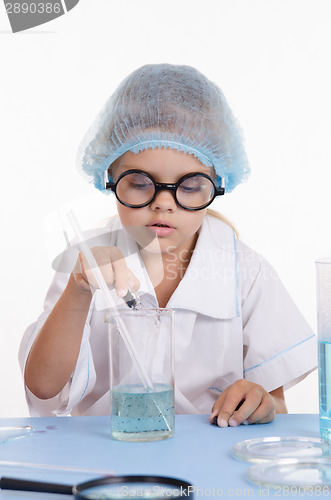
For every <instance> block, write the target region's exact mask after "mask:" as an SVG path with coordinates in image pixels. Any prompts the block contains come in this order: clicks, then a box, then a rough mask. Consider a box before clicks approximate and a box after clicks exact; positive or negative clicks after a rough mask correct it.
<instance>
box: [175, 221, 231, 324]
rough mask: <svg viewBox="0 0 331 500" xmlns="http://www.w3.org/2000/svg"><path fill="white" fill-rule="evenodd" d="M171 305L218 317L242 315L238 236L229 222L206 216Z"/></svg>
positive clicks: (225, 317)
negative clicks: (239, 294) (239, 287)
mask: <svg viewBox="0 0 331 500" xmlns="http://www.w3.org/2000/svg"><path fill="white" fill-rule="evenodd" d="M168 307H173V308H174V309H177V308H178V309H187V310H190V311H196V312H198V313H200V314H204V315H207V316H211V317H212V318H219V319H230V318H234V317H236V316H239V307H238V294H237V262H236V248H235V237H234V232H233V230H232V229H231V228H230V227H229V226H228V225H227V224H225V223H224V222H222V221H220V220H219V219H217V218H215V217H211V216H207V217H206V218H205V219H204V222H203V224H202V226H201V229H200V234H199V237H198V240H197V243H196V247H195V250H194V252H193V255H192V259H191V262H190V264H189V266H188V268H187V270H186V273H185V275H184V277H183V279H182V280H181V282H180V284H179V285H178V287H177V289H176V290H175V292H174V294H173V295H172V297H171V299H170V301H169V304H168Z"/></svg>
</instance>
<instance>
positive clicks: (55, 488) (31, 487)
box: [0, 477, 73, 495]
mask: <svg viewBox="0 0 331 500" xmlns="http://www.w3.org/2000/svg"><path fill="white" fill-rule="evenodd" d="M72 488H73V486H70V485H68V484H58V483H43V482H40V481H27V480H25V479H17V478H14V477H2V478H0V489H1V490H16V491H17V490H18V491H39V492H42V493H58V494H60V495H72Z"/></svg>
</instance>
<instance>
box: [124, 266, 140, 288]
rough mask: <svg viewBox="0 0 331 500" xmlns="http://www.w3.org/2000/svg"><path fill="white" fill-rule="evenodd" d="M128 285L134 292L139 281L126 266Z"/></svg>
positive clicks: (138, 285) (138, 286)
mask: <svg viewBox="0 0 331 500" xmlns="http://www.w3.org/2000/svg"><path fill="white" fill-rule="evenodd" d="M127 271H128V285H129V287H130V288H131V290H133V291H134V292H137V291H138V290H139V288H140V281H139V280H138V278H137V276H136V275H135V274H133V272H132V271H131V269H129V268H128V270H127Z"/></svg>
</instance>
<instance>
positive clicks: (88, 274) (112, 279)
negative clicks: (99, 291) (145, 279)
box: [72, 247, 140, 297]
mask: <svg viewBox="0 0 331 500" xmlns="http://www.w3.org/2000/svg"><path fill="white" fill-rule="evenodd" d="M91 250H92V253H93V255H94V258H95V260H96V261H97V263H98V266H99V268H100V271H101V273H102V275H103V277H104V280H105V281H106V283H107V285H108V286H112V285H114V284H115V289H116V293H117V295H118V296H119V297H124V296H125V295H126V294H127V292H128V286H130V288H131V289H132V290H134V291H136V290H138V289H139V287H140V283H139V280H138V279H137V278H136V276H135V275H134V274H133V273H132V271H130V269H129V268H128V267H127V265H126V262H125V259H124V256H123V254H122V252H121V251H120V250H119V249H118V248H117V247H94V248H92V249H91ZM72 275H73V278H74V280H75V283H76V285H77V287H78V289H79V290H83V291H90V290H91V288H92V289H96V288H98V285H97V282H96V280H95V278H94V275H93V272H92V270H91V269H90V267H89V265H88V263H87V260H86V259H85V256H84V254H83V253H82V252H80V254H79V256H78V259H77V262H76V265H75V267H74V270H73V273H72Z"/></svg>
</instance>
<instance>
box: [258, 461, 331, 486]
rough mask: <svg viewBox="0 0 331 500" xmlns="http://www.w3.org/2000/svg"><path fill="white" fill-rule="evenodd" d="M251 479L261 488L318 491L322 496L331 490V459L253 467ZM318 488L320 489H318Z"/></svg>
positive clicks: (269, 463) (285, 462)
mask: <svg viewBox="0 0 331 500" xmlns="http://www.w3.org/2000/svg"><path fill="white" fill-rule="evenodd" d="M248 477H249V479H250V480H251V481H252V482H253V483H255V484H258V485H260V486H269V487H272V488H278V487H280V488H284V487H287V488H295V489H296V490H295V491H299V492H300V491H301V490H309V489H314V488H315V489H316V493H317V492H318V491H319V494H320V495H322V491H323V493H325V490H326V491H327V492H328V491H329V490H330V489H331V460H330V458H329V459H328V458H309V459H293V458H292V459H290V458H288V459H286V458H284V459H281V460H274V461H270V462H266V463H263V464H255V465H252V466H251V467H250V468H249V469H248ZM317 488H318V489H317Z"/></svg>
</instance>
